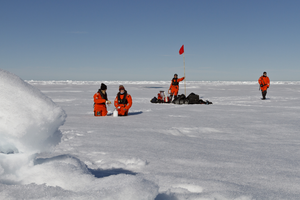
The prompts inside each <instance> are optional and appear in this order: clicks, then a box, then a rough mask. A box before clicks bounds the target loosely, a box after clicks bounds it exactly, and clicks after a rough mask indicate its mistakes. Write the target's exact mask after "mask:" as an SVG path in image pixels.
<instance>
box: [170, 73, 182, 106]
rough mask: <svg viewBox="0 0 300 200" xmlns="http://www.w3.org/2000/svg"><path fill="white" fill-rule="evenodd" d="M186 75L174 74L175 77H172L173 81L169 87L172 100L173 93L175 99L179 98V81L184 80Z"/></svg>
mask: <svg viewBox="0 0 300 200" xmlns="http://www.w3.org/2000/svg"><path fill="white" fill-rule="evenodd" d="M184 78H185V77H182V78H178V75H177V74H174V78H173V79H172V83H171V85H170V88H169V94H170V101H172V98H173V95H174V99H176V98H177V94H178V90H179V82H180V81H183V80H184Z"/></svg>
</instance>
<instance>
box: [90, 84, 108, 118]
mask: <svg viewBox="0 0 300 200" xmlns="http://www.w3.org/2000/svg"><path fill="white" fill-rule="evenodd" d="M106 90H107V86H106V85H105V84H104V83H101V87H100V89H99V90H98V92H97V93H96V94H94V116H106V115H107V108H106V104H111V102H110V101H109V100H107V93H106Z"/></svg>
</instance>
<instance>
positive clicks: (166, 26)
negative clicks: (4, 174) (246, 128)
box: [0, 0, 300, 81]
mask: <svg viewBox="0 0 300 200" xmlns="http://www.w3.org/2000/svg"><path fill="white" fill-rule="evenodd" d="M299 8H300V1H298V0H249V1H248V0H227V1H226V0H186V1H182V0H181V1H177V0H151V1H150V0H149V1H145V0H135V1H132V0H126V1H125V0H119V1H118V0H112V1H107V0H106V1H101V0H98V1H93V0H88V1H83V0H82V1H78V0H51V1H50V0H49V1H41V0H26V1H24V0H21V1H18V0H11V1H8V0H0V68H1V69H5V70H7V71H10V72H12V73H15V74H16V75H18V76H20V77H21V78H22V79H25V80H91V81H96V80H97V81H99V80H100V81H102V80H171V79H172V77H173V75H174V73H177V74H179V76H180V77H181V76H183V74H184V69H183V57H182V55H179V53H178V51H179V49H180V47H181V45H183V44H184V46H185V68H186V77H187V80H188V81H189V80H191V81H192V80H193V81H201V80H208V81H209V80H211V81H214V80H225V81H226V80H236V81H242V80H245V81H251V80H255V81H256V80H257V79H258V78H259V76H260V75H262V73H263V71H267V72H268V76H269V77H270V79H271V81H272V80H298V81H299V80H300V78H299V77H300V76H299V75H300V68H299V64H300V38H299V36H300V23H299V22H300V12H299Z"/></svg>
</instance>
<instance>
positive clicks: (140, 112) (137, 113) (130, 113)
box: [128, 111, 143, 115]
mask: <svg viewBox="0 0 300 200" xmlns="http://www.w3.org/2000/svg"><path fill="white" fill-rule="evenodd" d="M142 113H143V111H138V112H129V113H128V115H139V114H142Z"/></svg>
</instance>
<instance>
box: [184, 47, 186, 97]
mask: <svg viewBox="0 0 300 200" xmlns="http://www.w3.org/2000/svg"><path fill="white" fill-rule="evenodd" d="M183 68H184V95H185V96H186V82H185V80H186V78H185V58H184V53H183Z"/></svg>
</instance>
